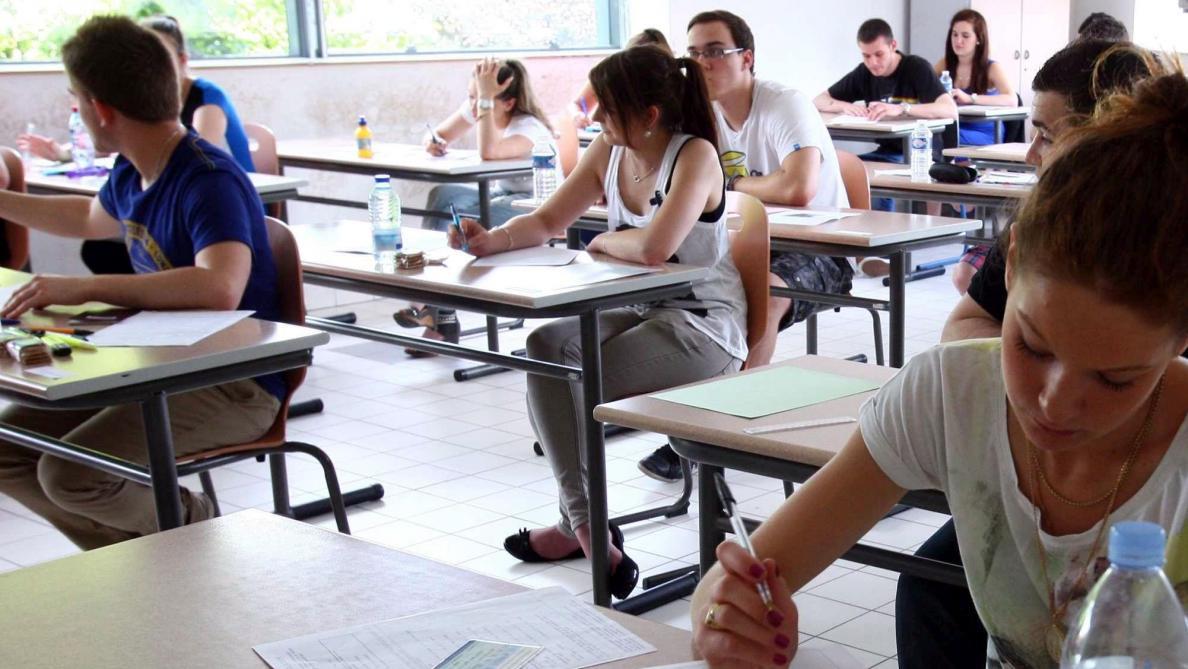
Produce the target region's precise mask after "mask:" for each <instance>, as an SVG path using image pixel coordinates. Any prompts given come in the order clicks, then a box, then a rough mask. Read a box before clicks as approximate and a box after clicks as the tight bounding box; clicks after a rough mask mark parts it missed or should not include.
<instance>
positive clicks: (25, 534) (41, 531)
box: [0, 511, 58, 545]
mask: <svg viewBox="0 0 1188 669" xmlns="http://www.w3.org/2000/svg"><path fill="white" fill-rule="evenodd" d="M57 533H58V531H57V530H56V529H54V528H53V527H51V526H49V525H45V524H42V523H38V522H34V521H32V520H29V519H28V518H25V517H22V516H18V515H16V514H15V513H8V512H7V511H0V545H3V544H10V543H12V542H14V541H21V540H22V539H29V538H32V537H38V536H42V535H45V534H57Z"/></svg>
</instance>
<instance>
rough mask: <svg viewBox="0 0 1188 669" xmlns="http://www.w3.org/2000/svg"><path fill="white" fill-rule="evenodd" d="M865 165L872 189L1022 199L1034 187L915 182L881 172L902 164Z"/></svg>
mask: <svg viewBox="0 0 1188 669" xmlns="http://www.w3.org/2000/svg"><path fill="white" fill-rule="evenodd" d="M863 165H865V166H866V174H867V175H868V176H869V177H870V187H871V188H872V189H873V188H894V189H896V190H905V191H918V192H921V193H945V194H952V195H954V196H961V195H970V196H980V197H990V198H998V199H1002V200H1021V199H1023V198H1025V197H1027V195H1028V194H1029V193H1030V192H1031V189H1032V185H1030V184H1028V185H1023V184H984V183H979V182H976V181H975V182H974V183H968V184H946V183H940V182H939V181H930V182H928V183H914V182H913V181H912V180H911V177H908V176H906V175H896V174H879V172H880V171H882V170H903V169H906V168H905V167H904V166H902V165H895V164H893V163H875V162H863ZM979 227H980V226H979Z"/></svg>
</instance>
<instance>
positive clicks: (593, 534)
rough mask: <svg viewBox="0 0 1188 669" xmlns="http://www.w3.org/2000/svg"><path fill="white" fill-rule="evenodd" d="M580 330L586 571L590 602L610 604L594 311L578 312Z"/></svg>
mask: <svg viewBox="0 0 1188 669" xmlns="http://www.w3.org/2000/svg"><path fill="white" fill-rule="evenodd" d="M580 319H581V321H580V322H581V330H582V413H581V420H582V426H583V428H584V429H583V431H582V432H583V434H584V435H585V439H583V440H582V441H584V442H585V447H586V495H587V497H588V498H589V500H590V552H591V556H590V563H591V564H590V571H591V572H592V573H593V577H594V604H596V605H598V606H610V603H611V597H610V556H609V555H608V552H609V551H610V545H609V543H608V541H607V528H608V526H607V520H608V514H609V512H608V511H607V504H606V443H605V442H604V441H603V436H602V423H599V422H598V421H596V420H594V407H596V406H598V405H599V404H601V403H602V342H601V341H600V338H599V336H598V312H597V311H589V312H586V313H584V314H582V315H581V316H580Z"/></svg>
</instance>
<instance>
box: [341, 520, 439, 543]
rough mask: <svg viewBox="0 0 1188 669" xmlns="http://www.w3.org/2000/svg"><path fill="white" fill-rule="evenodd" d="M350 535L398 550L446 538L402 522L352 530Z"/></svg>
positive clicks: (434, 531)
mask: <svg viewBox="0 0 1188 669" xmlns="http://www.w3.org/2000/svg"><path fill="white" fill-rule="evenodd" d="M351 533H352V534H354V535H355V536H357V537H359V538H361V539H367V540H368V541H374V542H375V543H377V544H383V545H384V546H389V547H391V548H400V549H404V548H408V547H409V546H412V545H414V544H419V543H422V542H425V541H431V540H433V539H437V538H439V537H443V536H446V535H444V534H442V533H441V532H438V531H437V530H433V529H430V528H428V527H425V526H423V525H418V524H416V523H410V522H406V521H403V520H393V521H391V522H389V523H385V524H383V525H376V526H375V527H369V528H367V529H363V530H359V531H355V530H354V529H352V530H351Z"/></svg>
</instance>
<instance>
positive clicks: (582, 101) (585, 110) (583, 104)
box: [578, 95, 590, 118]
mask: <svg viewBox="0 0 1188 669" xmlns="http://www.w3.org/2000/svg"><path fill="white" fill-rule="evenodd" d="M578 106H579V107H581V108H582V116H585V117H586V118H590V109H589V108H588V107H586V96H584V95H583V96H581V97H579V98H578Z"/></svg>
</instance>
